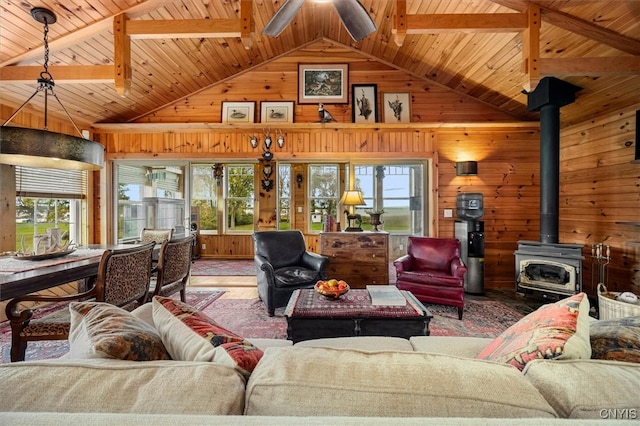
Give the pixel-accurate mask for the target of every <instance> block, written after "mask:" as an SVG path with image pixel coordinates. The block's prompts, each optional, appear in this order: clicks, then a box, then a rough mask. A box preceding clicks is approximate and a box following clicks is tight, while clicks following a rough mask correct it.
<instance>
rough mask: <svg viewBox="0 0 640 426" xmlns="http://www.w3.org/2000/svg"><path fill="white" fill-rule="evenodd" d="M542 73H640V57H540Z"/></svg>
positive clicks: (557, 74)
mask: <svg viewBox="0 0 640 426" xmlns="http://www.w3.org/2000/svg"><path fill="white" fill-rule="evenodd" d="M540 73H541V74H542V75H549V76H559V75H562V76H571V75H574V76H584V75H588V76H599V75H605V74H628V75H631V74H640V57H637V56H618V57H615V58H553V59H552V58H540Z"/></svg>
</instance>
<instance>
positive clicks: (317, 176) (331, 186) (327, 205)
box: [308, 164, 342, 232]
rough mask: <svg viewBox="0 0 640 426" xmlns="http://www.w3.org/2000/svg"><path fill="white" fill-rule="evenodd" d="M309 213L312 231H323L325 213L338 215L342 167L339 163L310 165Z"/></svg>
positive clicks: (335, 216)
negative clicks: (340, 167)
mask: <svg viewBox="0 0 640 426" xmlns="http://www.w3.org/2000/svg"><path fill="white" fill-rule="evenodd" d="M308 174H309V187H308V191H309V214H310V218H309V219H310V220H309V224H310V231H311V232H320V231H322V223H323V221H324V217H325V215H333V217H334V218H336V219H338V220H339V219H340V218H339V217H338V216H337V206H338V202H339V201H340V196H341V195H342V194H340V169H339V167H338V165H337V164H324V165H310V166H309V173H308Z"/></svg>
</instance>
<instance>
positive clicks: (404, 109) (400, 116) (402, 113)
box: [382, 92, 411, 123]
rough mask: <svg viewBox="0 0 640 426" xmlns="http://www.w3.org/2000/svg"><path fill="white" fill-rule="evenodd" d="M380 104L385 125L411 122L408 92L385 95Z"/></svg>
mask: <svg viewBox="0 0 640 426" xmlns="http://www.w3.org/2000/svg"><path fill="white" fill-rule="evenodd" d="M382 104H383V106H382V111H383V115H384V122H385V123H410V122H411V94H409V93H408V92H400V93H395V92H394V93H385V94H384V95H383V97H382Z"/></svg>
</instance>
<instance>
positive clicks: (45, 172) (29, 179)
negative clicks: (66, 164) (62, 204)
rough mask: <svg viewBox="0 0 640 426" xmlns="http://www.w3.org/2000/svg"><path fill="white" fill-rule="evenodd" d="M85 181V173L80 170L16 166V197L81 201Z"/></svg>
mask: <svg viewBox="0 0 640 426" xmlns="http://www.w3.org/2000/svg"><path fill="white" fill-rule="evenodd" d="M87 180H88V179H87V172H86V171H82V170H58V169H36V168H31V167H22V166H16V196H17V197H30V198H69V199H83V198H86V195H87V191H88V188H87V185H88V184H87Z"/></svg>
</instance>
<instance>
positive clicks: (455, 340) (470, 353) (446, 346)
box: [409, 336, 493, 358]
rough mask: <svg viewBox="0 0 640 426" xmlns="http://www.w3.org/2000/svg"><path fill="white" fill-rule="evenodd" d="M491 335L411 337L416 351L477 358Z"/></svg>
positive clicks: (489, 340)
mask: <svg viewBox="0 0 640 426" xmlns="http://www.w3.org/2000/svg"><path fill="white" fill-rule="evenodd" d="M491 341H493V339H492V338H489V337H458V336H412V337H411V339H409V342H411V346H412V347H413V350H414V351H416V352H430V353H437V354H443V355H454V356H459V357H463V358H475V357H476V356H477V355H478V354H479V353H480V351H482V350H483V349H484V348H485V347H486V346H487V345H488V344H489V343H491Z"/></svg>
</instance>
